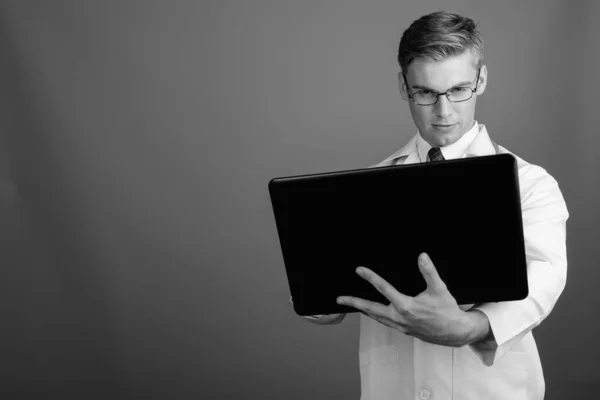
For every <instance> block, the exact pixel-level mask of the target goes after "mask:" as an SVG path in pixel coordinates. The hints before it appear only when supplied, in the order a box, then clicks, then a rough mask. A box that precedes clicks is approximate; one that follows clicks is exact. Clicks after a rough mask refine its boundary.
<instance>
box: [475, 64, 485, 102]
mask: <svg viewBox="0 0 600 400" xmlns="http://www.w3.org/2000/svg"><path fill="white" fill-rule="evenodd" d="M486 86H487V67H486V66H485V65H482V66H481V72H480V73H479V84H478V85H477V95H478V96H481V95H482V94H483V92H485V88H486Z"/></svg>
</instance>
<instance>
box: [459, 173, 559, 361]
mask: <svg viewBox="0 0 600 400" xmlns="http://www.w3.org/2000/svg"><path fill="white" fill-rule="evenodd" d="M519 169H520V171H519V177H520V178H519V182H520V187H521V207H522V212H523V233H524V238H525V252H526V258H527V279H528V284H529V295H528V297H527V298H525V299H524V300H519V301H509V302H499V303H485V304H482V305H478V306H477V307H475V308H476V309H478V310H480V311H482V312H483V313H485V314H486V315H487V317H488V319H489V321H490V326H491V329H492V333H493V335H494V338H495V341H496V344H497V346H489V344H486V343H478V344H471V345H469V346H470V347H471V349H472V350H473V351H474V352H475V354H477V356H478V357H479V358H480V359H481V361H482V362H483V363H484V364H485V365H487V366H491V365H493V364H494V363H495V362H496V361H498V360H499V359H500V358H502V357H503V356H504V355H505V354H506V353H507V352H508V351H509V350H510V349H511V348H512V346H514V345H515V344H516V343H518V342H519V340H520V339H521V338H522V337H523V336H524V335H526V334H527V333H528V332H530V331H531V330H532V329H533V328H535V327H536V326H538V325H539V324H540V323H541V322H542V321H543V320H544V319H545V318H546V317H547V316H548V314H550V312H551V311H552V308H553V307H554V305H555V304H556V301H557V300H558V297H559V296H560V294H561V293H562V291H563V289H564V287H565V284H566V279H567V254H566V221H567V218H568V217H569V213H568V211H567V207H566V204H565V201H564V198H563V196H562V194H561V192H560V189H559V187H558V183H557V182H556V180H555V179H554V178H553V177H552V176H550V175H549V174H548V173H547V172H546V171H545V170H544V169H543V168H541V167H538V166H535V165H530V164H527V165H524V166H521V167H520V168H519Z"/></svg>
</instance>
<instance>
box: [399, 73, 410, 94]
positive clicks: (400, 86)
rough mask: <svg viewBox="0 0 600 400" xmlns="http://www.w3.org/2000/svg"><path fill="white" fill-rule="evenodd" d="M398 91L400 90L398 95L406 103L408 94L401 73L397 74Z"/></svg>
mask: <svg viewBox="0 0 600 400" xmlns="http://www.w3.org/2000/svg"><path fill="white" fill-rule="evenodd" d="M398 89H399V90H400V95H401V96H402V98H403V99H404V100H406V101H408V92H407V91H406V90H407V88H406V82H405V81H404V75H402V71H400V72H398Z"/></svg>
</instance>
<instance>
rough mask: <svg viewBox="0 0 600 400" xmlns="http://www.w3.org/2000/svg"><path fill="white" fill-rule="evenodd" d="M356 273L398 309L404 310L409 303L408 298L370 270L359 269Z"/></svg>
mask: <svg viewBox="0 0 600 400" xmlns="http://www.w3.org/2000/svg"><path fill="white" fill-rule="evenodd" d="M356 273H357V274H358V275H359V276H360V277H361V278H363V279H364V280H366V281H367V282H369V283H370V284H371V285H373V286H374V287H375V289H377V291H378V292H379V293H381V294H382V295H384V296H385V298H386V299H388V300H389V301H390V302H392V304H394V305H395V306H396V307H397V308H398V307H401V308H404V306H405V305H406V304H407V302H408V301H410V298H409V297H408V296H405V295H403V294H402V293H400V292H399V291H397V290H396V288H395V287H393V286H392V285H390V284H389V283H388V282H387V281H386V280H385V279H383V278H382V277H380V276H379V275H377V274H376V273H375V272H373V271H371V270H370V269H369V268H365V267H358V268H357V269H356Z"/></svg>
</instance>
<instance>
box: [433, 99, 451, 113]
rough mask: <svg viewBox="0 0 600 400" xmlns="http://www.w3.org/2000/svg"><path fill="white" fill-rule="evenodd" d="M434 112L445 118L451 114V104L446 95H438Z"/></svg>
mask: <svg viewBox="0 0 600 400" xmlns="http://www.w3.org/2000/svg"><path fill="white" fill-rule="evenodd" d="M435 114H436V115H437V116H438V117H440V118H446V117H449V116H450V114H452V104H450V100H448V97H447V96H446V95H442V96H439V97H438V101H437V103H435Z"/></svg>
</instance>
